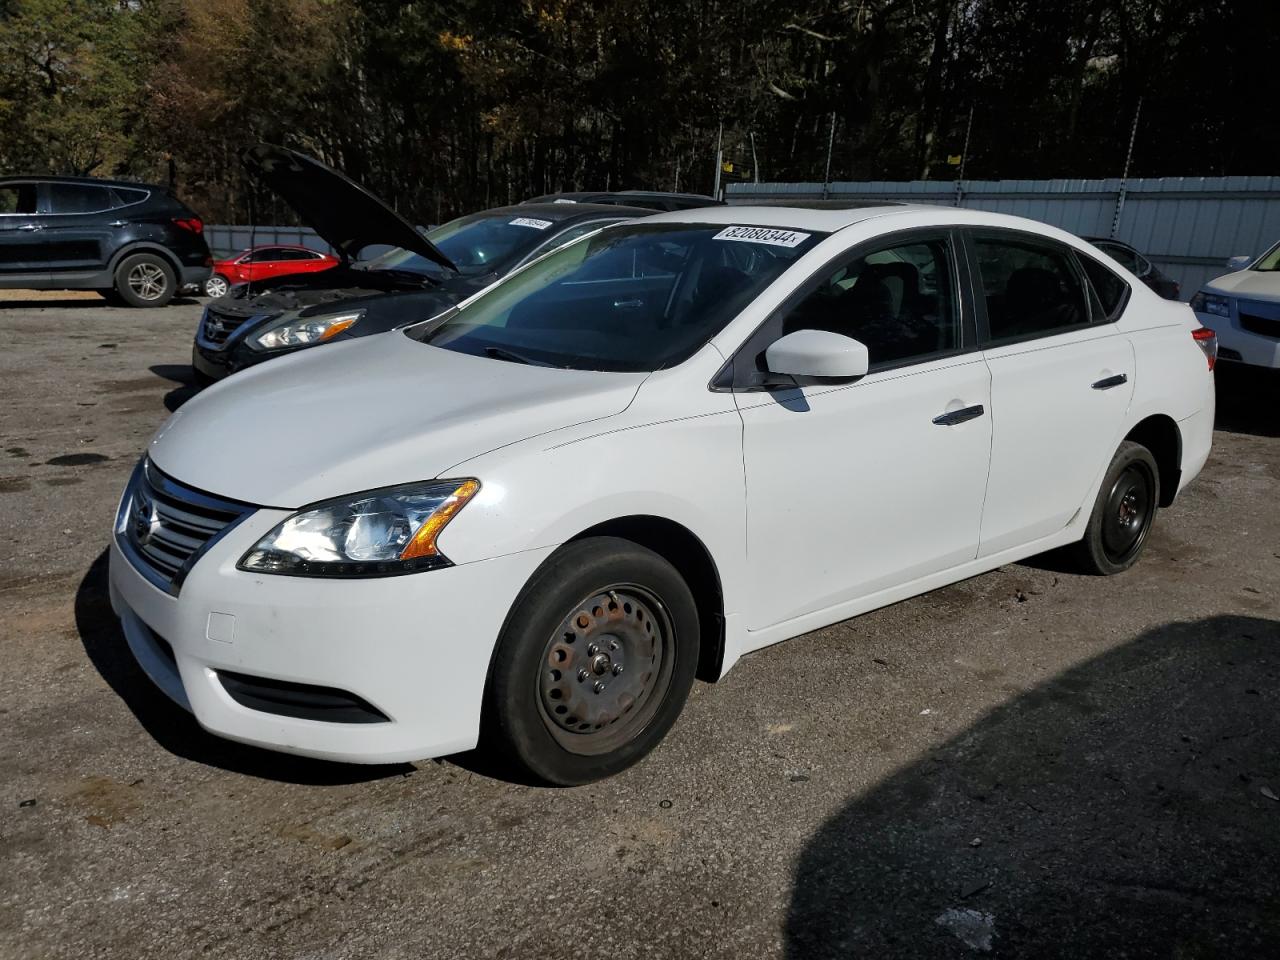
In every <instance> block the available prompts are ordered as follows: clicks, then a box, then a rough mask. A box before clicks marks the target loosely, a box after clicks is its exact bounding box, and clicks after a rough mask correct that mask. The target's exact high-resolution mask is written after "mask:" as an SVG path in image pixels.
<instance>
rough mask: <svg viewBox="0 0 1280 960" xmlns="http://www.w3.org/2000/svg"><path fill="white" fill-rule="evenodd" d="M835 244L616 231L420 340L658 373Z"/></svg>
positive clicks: (511, 357)
mask: <svg viewBox="0 0 1280 960" xmlns="http://www.w3.org/2000/svg"><path fill="white" fill-rule="evenodd" d="M824 236H826V234H823V233H817V232H813V231H807V232H801V231H798V230H790V229H784V228H774V227H750V226H726V225H724V224H692V223H637V222H631V223H627V224H624V225H620V226H615V227H610V228H607V229H605V230H604V231H602V232H601V233H598V234H595V235H594V236H590V237H587V238H585V239H583V240H580V241H578V242H576V243H571V244H569V245H568V246H566V247H564V248H562V249H561V250H559V251H557V252H555V253H553V254H551V255H549V256H546V257H544V258H543V259H541V260H539V261H538V262H536V263H534V264H533V265H531V266H529V267H528V268H526V269H524V270H521V271H520V272H519V273H516V274H515V275H513V276H512V277H510V278H508V279H507V280H505V281H503V282H501V283H499V284H497V285H496V286H494V287H492V288H490V289H489V290H487V291H485V292H484V293H483V294H481V295H480V296H479V297H477V298H476V299H474V300H472V301H471V302H470V303H468V304H467V305H466V306H464V307H463V308H462V309H460V310H458V311H455V312H454V313H452V314H449V315H446V316H445V317H444V318H442V319H441V320H439V321H437V322H435V323H434V324H431V325H428V326H427V327H425V328H421V329H419V330H418V331H416V332H415V333H414V334H412V335H414V336H416V337H417V338H419V339H421V340H422V342H424V343H429V344H431V345H433V346H437V347H443V348H445V349H447V350H456V351H458V352H461V353H469V354H473V355H475V356H487V357H491V358H494V359H497V360H506V361H510V362H515V363H532V364H540V365H547V366H555V367H566V368H571V369H575V370H608V371H651V370H657V369H659V368H661V367H664V366H672V365H674V364H677V363H680V362H681V361H683V360H685V359H686V358H687V357H689V356H691V355H692V354H693V352H694V351H696V350H697V349H698V348H700V347H701V346H702V345H703V344H705V343H706V342H707V340H708V339H710V338H711V337H712V336H714V335H715V334H716V333H718V332H719V331H720V330H721V329H722V328H723V327H724V325H725V324H726V323H728V322H729V320H731V319H732V318H733V317H734V316H735V315H736V314H737V313H738V312H739V311H740V310H742V308H743V307H745V306H746V305H747V304H748V303H750V302H751V301H752V300H753V299H754V298H755V297H756V296H757V295H758V294H759V293H760V292H761V291H762V290H764V288H765V287H767V286H768V285H769V284H770V283H772V282H773V281H774V280H775V279H777V277H778V276H779V275H780V274H781V273H782V272H783V271H784V270H786V269H787V267H789V266H790V265H791V264H793V263H795V262H796V260H798V259H799V258H800V257H801V256H802V255H803V254H804V253H805V252H806V251H808V250H809V249H811V248H812V247H813V246H814V245H815V244H816V243H818V241H819V240H821V239H822V238H823V237H824Z"/></svg>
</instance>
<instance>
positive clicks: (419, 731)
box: [111, 510, 551, 763]
mask: <svg viewBox="0 0 1280 960" xmlns="http://www.w3.org/2000/svg"><path fill="white" fill-rule="evenodd" d="M284 516H287V514H285V513H282V512H280V511H275V510H262V511H258V512H257V513H255V514H253V515H252V516H250V517H248V518H247V519H246V520H245V521H244V522H243V523H241V524H240V525H239V526H237V527H236V528H235V529H233V530H231V531H230V532H229V533H228V534H227V536H225V537H223V538H222V539H221V540H220V541H218V542H217V543H216V544H215V545H214V546H213V547H212V548H211V549H210V550H209V552H208V553H207V554H205V555H204V556H203V557H201V558H200V559H199V560H198V561H197V562H196V563H195V565H194V566H193V567H192V568H191V570H190V573H189V574H188V575H187V578H186V580H185V582H184V583H183V584H182V588H181V591H180V592H179V594H178V595H177V596H174V595H172V594H170V593H167V592H165V591H164V590H161V589H159V588H158V587H156V586H154V585H153V584H152V582H151V581H150V580H148V579H147V578H146V577H144V576H143V575H142V574H141V573H140V572H139V571H138V569H136V568H135V566H134V564H133V563H132V562H131V561H130V560H129V559H128V558H127V557H126V556H125V555H124V553H123V552H122V551H121V549H120V546H119V543H118V542H113V543H112V546H111V604H112V607H113V608H114V609H115V611H116V613H117V615H118V616H119V617H120V618H121V621H122V624H123V627H124V631H125V636H126V638H127V640H128V642H129V647H130V649H131V650H132V651H133V654H134V656H135V657H136V658H137V660H138V662H139V664H140V665H141V666H142V668H143V669H144V670H145V671H146V673H147V674H148V676H150V677H151V679H152V680H153V681H154V682H155V683H156V684H157V686H159V687H160V688H161V689H162V690H163V691H164V692H165V693H166V694H168V695H169V696H170V697H171V698H173V699H174V700H175V701H177V702H178V703H179V704H181V705H182V706H184V707H186V708H187V709H189V710H190V711H191V712H192V713H193V714H194V715H195V717H196V720H197V721H198V722H199V723H200V725H201V726H202V727H204V728H205V729H206V730H208V731H210V732H211V733H214V734H217V735H219V736H222V737H226V738H228V739H231V740H237V741H240V742H243V743H249V744H255V745H257V746H262V747H267V748H270V749H274V750H281V751H285V752H287V753H295V754H301V755H304V756H311V757H320V758H323V759H328V760H341V761H347V762H354V763H393V762H400V761H406V760H417V759H423V758H427V757H437V756H443V755H446V754H450V753H457V752H459V751H462V750H467V749H470V748H471V747H474V746H475V744H476V742H477V738H478V735H479V729H480V708H481V700H482V697H483V692H484V684H485V677H486V674H487V672H488V669H489V661H490V657H491V655H492V653H493V649H494V644H495V642H496V640H497V637H498V634H499V631H500V630H501V628H502V623H503V620H504V619H505V617H506V615H507V612H508V611H509V610H510V608H511V604H512V603H513V601H514V599H515V597H516V595H517V593H518V592H519V590H520V588H521V587H522V586H523V585H524V584H525V582H526V581H527V580H528V578H529V576H530V575H531V574H532V573H533V571H534V570H535V569H536V568H537V566H538V564H539V563H541V562H542V560H543V559H545V557H546V556H547V555H548V554H549V553H550V549H551V548H547V549H544V550H536V551H529V552H525V553H518V554H512V555H509V556H505V557H500V558H497V559H493V560H485V561H479V562H475V563H469V564H463V565H460V566H456V567H450V568H445V569H441V570H432V571H426V572H422V573H416V574H409V575H405V576H393V577H383V578H376V579H364V580H333V579H309V578H302V577H286V576H269V575H259V574H250V573H245V572H243V571H240V570H237V569H236V568H235V565H236V563H237V561H238V560H239V559H240V557H241V556H242V555H243V554H244V552H245V551H246V550H247V549H249V547H251V546H252V545H253V544H254V543H256V542H257V541H258V539H260V538H261V537H262V536H263V534H265V533H266V532H267V531H269V530H270V529H271V528H272V527H273V526H274V525H275V524H276V523H278V522H279V520H280V519H282V518H283V517H284ZM228 673H230V674H232V675H233V677H231V678H228V677H227V676H226V674H228ZM234 675H239V676H240V677H242V678H244V679H245V680H247V681H248V683H249V685H248V687H247V688H246V687H244V686H243V685H242V686H240V687H239V688H238V697H239V699H237V696H233V692H232V690H231V689H229V687H228V685H227V683H226V682H224V681H228V680H229V681H230V682H231V684H232V686H233V687H234V686H235V683H236V680H235V676H234ZM262 681H265V683H260V682H262ZM280 681H284V682H285V683H284V684H281V683H279V682H280ZM255 684H257V685H258V686H255ZM293 685H305V686H303V687H301V688H297V687H294V686H293ZM317 687H318V688H328V689H327V691H326V690H315V689H314V688H317ZM245 689H249V690H250V691H253V690H255V689H259V690H260V692H261V693H262V696H261V697H259V696H249V697H246V695H245V692H244V691H245ZM281 691H283V693H282V692H281ZM263 697H265V698H266V699H265V700H264V699H263ZM273 697H275V698H279V697H283V699H284V700H287V701H289V704H288V705H287V706H285V707H280V706H278V703H277V702H276V701H273V700H272V698H273ZM246 700H247V701H248V702H250V703H251V704H252V705H251V706H250V705H246ZM308 703H313V704H315V705H316V706H315V709H314V710H311V709H310V708H309V707H307V706H306V704H308ZM343 703H347V704H348V706H347V707H345V708H343ZM299 704H302V707H301V708H300V707H299ZM361 704H363V705H364V706H363V707H362V706H360V705H361ZM264 705H265V709H264V708H263V707H264ZM365 707H367V708H372V711H373V712H370V711H369V710H366V709H365ZM300 709H301V712H302V713H304V714H307V715H306V716H298V715H287V714H288V713H290V712H292V713H294V714H297V713H298V712H299V710H300ZM277 710H282V711H284V712H276V711H277ZM324 717H341V719H338V720H334V719H322V718H324ZM352 718H356V719H355V720H354V721H353V719H352Z"/></svg>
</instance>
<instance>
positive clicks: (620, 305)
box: [613, 300, 644, 310]
mask: <svg viewBox="0 0 1280 960" xmlns="http://www.w3.org/2000/svg"><path fill="white" fill-rule="evenodd" d="M643 306H644V301H643V300H615V301H613V309H615V310H639V309H640V308H641V307H643Z"/></svg>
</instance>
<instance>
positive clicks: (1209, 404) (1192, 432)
mask: <svg viewBox="0 0 1280 960" xmlns="http://www.w3.org/2000/svg"><path fill="white" fill-rule="evenodd" d="M1215 403H1216V401H1215V399H1214V391H1213V386H1212V378H1210V387H1209V391H1208V394H1207V396H1206V398H1205V404H1204V406H1203V407H1201V408H1200V410H1199V411H1198V412H1196V413H1193V414H1192V415H1191V416H1189V417H1187V418H1186V419H1184V420H1179V421H1178V433H1179V434H1180V435H1181V438H1182V464H1181V475H1180V476H1179V477H1178V492H1181V491H1182V490H1184V489H1185V488H1186V486H1187V484H1189V483H1190V482H1191V481H1192V480H1194V479H1195V478H1196V477H1197V476H1199V474H1200V471H1201V470H1202V469H1204V465H1205V462H1206V461H1207V460H1208V459H1209V452H1210V451H1211V450H1212V449H1213V418H1214V414H1215V412H1216V410H1215Z"/></svg>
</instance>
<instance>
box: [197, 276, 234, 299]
mask: <svg viewBox="0 0 1280 960" xmlns="http://www.w3.org/2000/svg"><path fill="white" fill-rule="evenodd" d="M230 289H231V284H230V283H229V282H227V278H226V277H224V276H223V275H222V274H220V273H215V274H214V275H213V276H212V277H210V278H209V279H208V280H206V281H205V282H204V295H205V296H206V297H213V298H214V299H215V300H216V299H217V298H218V297H225V296H226V295H227V291H228V290H230Z"/></svg>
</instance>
